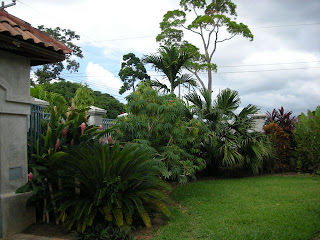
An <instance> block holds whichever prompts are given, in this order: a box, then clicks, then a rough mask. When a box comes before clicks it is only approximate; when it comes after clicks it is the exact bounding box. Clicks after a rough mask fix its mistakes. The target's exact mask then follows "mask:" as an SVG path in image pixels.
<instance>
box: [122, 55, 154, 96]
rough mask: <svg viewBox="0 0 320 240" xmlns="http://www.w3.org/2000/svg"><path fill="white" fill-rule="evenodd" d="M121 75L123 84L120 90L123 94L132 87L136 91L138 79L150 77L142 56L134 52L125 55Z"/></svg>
mask: <svg viewBox="0 0 320 240" xmlns="http://www.w3.org/2000/svg"><path fill="white" fill-rule="evenodd" d="M119 77H120V79H121V81H122V82H123V86H121V88H120V90H119V93H120V94H123V93H124V92H126V91H128V90H130V89H131V88H132V91H135V88H136V85H137V82H138V81H143V80H146V79H150V76H149V75H148V74H147V70H146V69H145V67H144V65H143V63H142V62H141V60H140V58H138V57H136V55H134V54H133V53H128V54H126V55H123V62H122V63H121V69H120V72H119Z"/></svg>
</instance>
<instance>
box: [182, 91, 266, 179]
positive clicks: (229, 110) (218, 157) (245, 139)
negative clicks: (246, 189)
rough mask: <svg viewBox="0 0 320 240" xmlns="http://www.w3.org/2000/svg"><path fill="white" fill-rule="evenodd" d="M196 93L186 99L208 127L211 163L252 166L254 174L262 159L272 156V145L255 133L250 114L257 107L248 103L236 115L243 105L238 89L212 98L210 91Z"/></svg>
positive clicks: (207, 143)
mask: <svg viewBox="0 0 320 240" xmlns="http://www.w3.org/2000/svg"><path fill="white" fill-rule="evenodd" d="M200 94H201V96H199V95H198V94H197V93H195V92H193V93H191V94H188V95H186V96H185V98H186V99H187V100H188V101H189V102H191V103H192V104H193V111H194V114H196V115H197V116H198V117H199V118H200V119H202V120H203V121H204V122H205V123H206V124H207V126H208V128H209V132H208V135H207V140H206V141H205V142H204V143H203V145H204V147H205V149H206V154H207V157H208V160H209V162H210V163H211V165H214V166H215V167H221V166H226V167H229V168H234V167H240V166H248V165H249V166H250V167H251V169H252V171H253V172H254V173H257V172H258V171H259V169H260V168H261V167H262V161H263V158H264V157H266V156H268V155H270V153H271V148H270V147H269V146H270V144H269V142H268V140H267V138H266V137H265V136H263V135H262V134H260V133H256V132H253V130H252V129H253V124H254V123H253V120H252V118H251V117H250V115H252V114H255V113H257V112H258V110H259V109H258V108H257V107H256V106H254V105H251V104H249V105H248V106H246V107H245V108H243V109H242V111H240V113H238V114H236V113H235V111H236V110H237V109H238V107H239V104H240V98H239V94H238V92H237V91H233V90H230V89H225V90H223V91H221V92H220V93H219V95H218V96H217V99H216V100H215V101H212V98H211V93H210V92H209V91H208V90H205V89H202V90H200Z"/></svg>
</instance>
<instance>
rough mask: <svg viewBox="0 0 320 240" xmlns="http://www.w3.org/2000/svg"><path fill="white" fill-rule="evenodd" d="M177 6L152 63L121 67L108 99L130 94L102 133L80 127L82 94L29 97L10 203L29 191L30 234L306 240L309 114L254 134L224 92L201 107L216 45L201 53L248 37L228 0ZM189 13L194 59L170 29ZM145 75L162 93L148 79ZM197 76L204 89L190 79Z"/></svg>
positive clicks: (312, 223)
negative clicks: (23, 173)
mask: <svg viewBox="0 0 320 240" xmlns="http://www.w3.org/2000/svg"><path fill="white" fill-rule="evenodd" d="M219 3H220V5H219ZM180 5H181V7H182V9H184V10H179V11H178V10H176V11H169V12H168V13H167V14H166V15H164V18H163V22H161V24H160V28H161V33H160V34H159V35H158V37H157V41H160V42H161V44H163V45H162V46H161V47H160V48H159V49H158V51H157V53H155V54H150V55H147V56H144V57H143V58H141V59H139V58H137V57H136V56H135V55H134V54H127V55H125V56H124V58H123V62H122V66H121V70H120V72H119V77H120V78H121V80H122V82H123V86H122V87H121V88H120V91H119V93H124V92H126V91H131V93H130V94H129V95H128V96H127V97H126V100H127V104H126V105H125V106H124V108H125V112H126V114H125V115H124V116H121V117H117V118H116V119H115V120H114V122H113V125H112V127H110V128H108V129H103V127H102V126H101V125H100V126H93V125H89V124H88V120H89V118H90V116H89V115H88V110H89V106H90V105H92V104H93V96H91V94H92V92H90V89H89V88H88V87H87V86H82V85H79V86H77V87H79V88H78V89H77V90H76V91H77V93H76V95H75V97H74V99H72V98H70V99H68V101H67V100H66V99H64V97H63V96H62V95H60V94H59V93H54V92H50V91H49V89H50V88H51V87H53V84H52V86H51V85H50V84H49V83H46V85H41V84H38V85H37V86H35V87H34V88H33V90H32V91H31V94H33V95H34V96H37V97H39V98H43V99H44V100H47V101H49V106H48V108H47V109H46V111H47V112H48V113H50V119H47V120H46V119H42V120H41V121H42V122H41V125H42V128H41V129H42V130H41V134H40V138H39V139H38V140H37V141H36V142H34V143H30V142H29V144H30V145H31V146H33V148H32V149H29V150H30V154H29V155H30V156H29V175H28V183H26V184H25V185H24V186H21V187H20V188H19V189H17V191H16V192H17V193H24V192H30V191H32V192H33V195H32V197H30V198H29V199H28V202H27V204H28V205H30V206H35V208H36V213H37V222H38V223H37V224H39V225H42V226H43V225H44V224H47V225H48V226H49V225H50V226H51V225H57V226H61V227H63V228H64V229H65V230H66V231H67V232H68V233H67V234H66V236H65V237H66V238H72V239H76V240H89V239H90V240H94V239H101V240H116V239H119V240H120V239H123V240H125V239H128V240H130V239H155V240H157V239H305V240H308V239H312V238H316V237H317V234H319V231H320V201H319V199H320V176H319V175H320V148H319V145H320V106H318V107H317V108H316V109H311V110H307V109H306V112H307V114H306V113H301V114H300V115H299V116H297V117H295V116H293V113H292V112H291V111H285V109H284V108H283V107H281V106H276V107H277V108H275V109H273V111H271V112H267V117H266V121H265V124H264V126H263V129H261V131H254V130H253V129H254V128H255V120H254V118H253V117H252V116H253V115H255V114H257V113H258V112H259V110H260V109H259V107H258V106H256V105H254V104H248V105H247V106H240V104H241V99H240V96H239V93H238V91H236V90H232V89H229V88H226V89H223V90H221V91H219V93H218V95H217V96H213V93H212V72H215V71H216V70H217V66H216V65H215V64H213V63H212V56H213V54H214V51H215V49H216V44H217V43H218V42H219V41H218V38H216V39H215V43H214V44H215V45H214V50H213V52H212V53H211V54H209V52H208V49H209V42H210V41H209V40H210V37H211V34H213V33H216V36H217V35H218V31H219V27H222V26H224V27H226V29H227V32H228V33H230V34H231V37H230V38H226V39H225V40H230V39H231V38H232V37H234V36H236V35H241V36H243V37H244V38H248V39H250V40H252V39H253V35H252V34H251V31H250V30H249V28H248V27H247V26H246V25H244V24H242V23H240V24H237V23H236V22H234V21H233V20H232V19H231V18H230V17H226V16H227V15H228V14H229V15H231V16H236V12H235V9H236V6H235V4H233V3H232V2H231V1H212V3H211V4H208V5H207V4H206V2H205V1H184V0H182V1H181V2H180ZM192 8H194V9H202V10H204V11H205V13H206V15H204V16H198V17H197V18H196V19H195V20H194V21H193V22H192V23H191V24H190V25H189V26H188V27H187V28H186V29H188V30H192V31H193V32H195V31H197V30H199V29H200V30H201V31H200V32H201V34H202V31H204V30H209V40H208V44H204V48H205V54H200V50H199V48H197V47H196V46H194V45H192V44H190V43H188V42H187V41H182V37H183V34H181V32H180V30H177V28H178V27H182V26H183V24H184V23H185V21H186V20H185V17H186V14H185V12H187V11H189V10H191V9H192ZM217 13H219V14H217ZM215 31H216V32H215ZM201 34H200V35H201ZM213 35H214V34H213ZM213 35H212V36H213ZM201 37H202V38H203V37H204V36H203V35H201ZM222 41H224V40H220V42H222ZM203 42H205V41H203ZM146 64H151V66H152V67H153V68H154V69H155V71H157V72H159V73H161V74H162V75H163V76H164V77H165V78H166V81H167V82H168V83H169V86H167V85H166V84H164V83H163V82H161V81H159V80H153V79H151V78H150V76H148V75H147V73H146V69H145V67H144V65H146ZM185 70H189V71H190V72H191V73H193V76H191V75H189V74H185ZM204 70H205V71H206V72H207V73H208V86H205V84H204V82H203V81H202V80H201V78H200V77H199V72H201V71H204ZM194 77H195V78H194ZM56 85H57V84H56ZM64 85H67V84H65V83H64ZM71 85H72V84H71ZM182 87H185V88H188V89H189V92H188V94H185V95H183V96H182V94H181V92H180V88H182ZM54 88H55V89H58V88H59V87H57V86H55V87H54ZM177 91H178V92H179V93H178V94H177V95H176V94H175V92H177ZM61 94H62V93H61ZM96 94H97V96H96V98H95V99H100V100H101V99H102V96H101V93H97V92H96ZM103 97H108V96H103ZM101 101H102V100H101ZM69 105H70V106H69ZM118 107H119V109H122V107H123V106H122V105H119V106H118ZM278 107H280V108H279V109H278ZM113 114H115V113H113ZM112 116H113V115H112ZM70 233H72V234H71V235H70Z"/></svg>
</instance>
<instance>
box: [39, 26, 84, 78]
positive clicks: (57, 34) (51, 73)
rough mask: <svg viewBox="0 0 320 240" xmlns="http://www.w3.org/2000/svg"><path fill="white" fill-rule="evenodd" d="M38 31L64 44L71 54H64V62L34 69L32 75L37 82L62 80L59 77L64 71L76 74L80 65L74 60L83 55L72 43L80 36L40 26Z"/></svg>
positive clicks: (65, 30) (60, 29)
mask: <svg viewBox="0 0 320 240" xmlns="http://www.w3.org/2000/svg"><path fill="white" fill-rule="evenodd" d="M38 29H39V30H40V31H43V32H45V33H46V34H48V35H50V36H51V37H53V38H55V39H57V40H58V41H60V42H62V43H64V44H65V45H66V46H67V47H68V48H70V49H71V50H72V52H71V53H70V54H66V60H65V61H63V62H57V63H52V64H44V65H43V66H41V67H36V68H35V69H34V74H35V76H36V78H37V82H38V83H45V82H50V81H51V80H53V79H58V80H64V79H63V78H62V77H60V74H61V72H62V71H63V70H65V69H66V70H67V71H69V72H77V71H78V69H79V66H80V64H79V62H77V60H76V58H83V55H82V50H81V48H80V47H79V46H77V45H76V44H75V43H74V41H75V40H80V36H79V35H77V34H76V33H75V32H74V31H72V30H70V29H62V28H60V27H56V28H46V27H44V26H43V25H41V26H39V27H38Z"/></svg>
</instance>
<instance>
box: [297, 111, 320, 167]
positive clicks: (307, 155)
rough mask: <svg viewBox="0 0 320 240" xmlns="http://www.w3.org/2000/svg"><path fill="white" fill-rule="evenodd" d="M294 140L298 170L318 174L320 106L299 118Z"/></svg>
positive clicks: (319, 163)
mask: <svg viewBox="0 0 320 240" xmlns="http://www.w3.org/2000/svg"><path fill="white" fill-rule="evenodd" d="M298 119H299V121H298V122H297V124H296V130H295V132H294V139H295V141H296V145H297V146H296V157H297V158H298V159H297V161H298V170H299V171H301V170H302V171H306V172H318V173H319V170H320V106H318V107H317V108H316V110H315V111H312V112H311V111H310V110H309V111H308V114H307V115H305V114H304V113H302V114H301V115H300V116H298Z"/></svg>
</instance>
